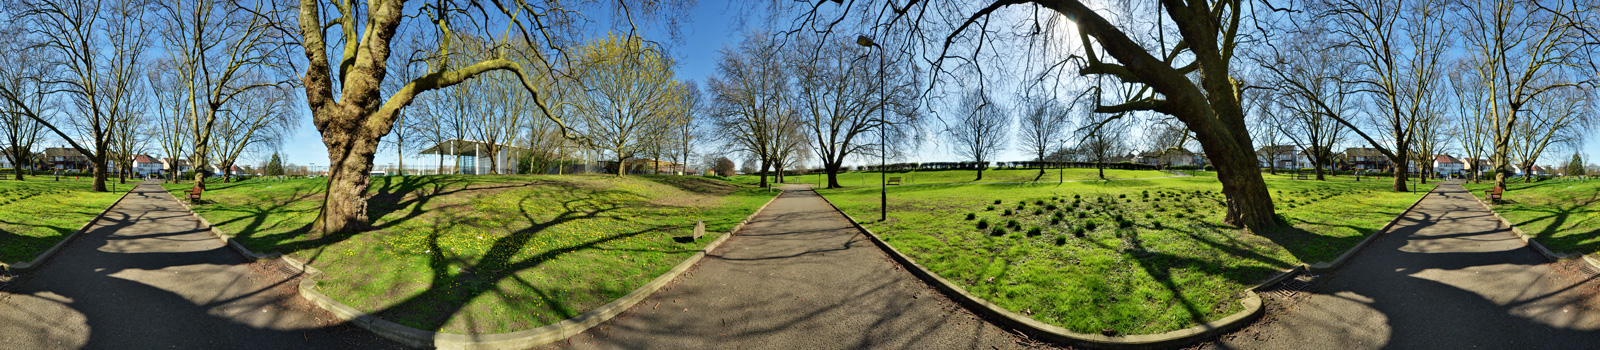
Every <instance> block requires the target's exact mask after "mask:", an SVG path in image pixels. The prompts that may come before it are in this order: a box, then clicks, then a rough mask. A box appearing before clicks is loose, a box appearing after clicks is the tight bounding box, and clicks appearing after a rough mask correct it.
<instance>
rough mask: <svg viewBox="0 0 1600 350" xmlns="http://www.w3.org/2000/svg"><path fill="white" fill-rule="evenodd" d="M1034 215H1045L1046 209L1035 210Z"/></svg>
mask: <svg viewBox="0 0 1600 350" xmlns="http://www.w3.org/2000/svg"><path fill="white" fill-rule="evenodd" d="M1033 215H1044V209H1038V208H1034V209H1033Z"/></svg>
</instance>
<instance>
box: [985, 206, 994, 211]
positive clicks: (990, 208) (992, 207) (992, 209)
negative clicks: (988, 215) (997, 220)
mask: <svg viewBox="0 0 1600 350" xmlns="http://www.w3.org/2000/svg"><path fill="white" fill-rule="evenodd" d="M985 210H988V211H994V206H993V205H991V206H989V209H985Z"/></svg>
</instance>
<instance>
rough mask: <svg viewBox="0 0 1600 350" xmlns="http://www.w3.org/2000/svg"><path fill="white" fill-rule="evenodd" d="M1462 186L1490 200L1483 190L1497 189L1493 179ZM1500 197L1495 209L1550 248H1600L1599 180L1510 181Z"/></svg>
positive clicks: (1581, 250)
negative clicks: (1500, 199)
mask: <svg viewBox="0 0 1600 350" xmlns="http://www.w3.org/2000/svg"><path fill="white" fill-rule="evenodd" d="M1463 187H1466V189H1467V190H1470V191H1472V194H1473V195H1476V196H1478V198H1481V199H1483V200H1484V201H1488V200H1489V197H1488V196H1487V194H1485V193H1484V191H1486V190H1489V189H1492V188H1494V182H1493V181H1484V182H1483V183H1481V184H1471V183H1469V184H1465V185H1463ZM1501 198H1502V199H1503V200H1502V201H1501V203H1500V204H1496V205H1494V211H1495V212H1498V213H1500V216H1502V217H1505V218H1506V220H1508V221H1511V224H1513V225H1517V228H1520V229H1522V232H1525V233H1527V234H1528V235H1531V236H1533V238H1534V239H1535V240H1538V241H1539V243H1540V244H1544V245H1545V247H1548V248H1550V250H1554V251H1556V252H1561V253H1578V254H1595V253H1596V251H1597V250H1600V205H1597V203H1600V180H1590V181H1556V180H1546V181H1542V182H1535V183H1523V182H1510V183H1506V192H1505V194H1504V195H1503V196H1502V197H1501Z"/></svg>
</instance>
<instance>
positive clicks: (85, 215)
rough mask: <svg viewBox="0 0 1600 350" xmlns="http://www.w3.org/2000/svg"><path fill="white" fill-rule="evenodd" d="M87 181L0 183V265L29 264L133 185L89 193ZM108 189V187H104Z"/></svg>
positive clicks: (33, 178)
mask: <svg viewBox="0 0 1600 350" xmlns="http://www.w3.org/2000/svg"><path fill="white" fill-rule="evenodd" d="M90 186H91V183H90V182H86V181H70V180H69V181H62V182H57V181H55V180H53V179H52V178H51V177H45V176H30V177H27V180H24V181H16V180H10V179H9V178H8V179H7V180H4V181H0V262H5V263H16V262H26V261H31V260H33V259H34V258H37V257H38V256H39V253H43V252H44V251H46V250H50V247H52V246H55V245H56V243H60V242H61V240H62V239H65V238H66V237H67V235H71V234H72V232H74V231H77V230H78V228H80V227H83V225H84V224H87V223H89V220H93V219H94V217H95V216H97V215H100V212H103V211H105V210H106V208H107V207H109V206H111V203H116V201H117V198H119V197H121V196H122V194H123V193H124V192H127V191H128V190H129V189H132V188H133V186H134V184H120V185H117V190H119V191H118V192H94V191H90V190H89V189H90ZM108 186H109V185H108Z"/></svg>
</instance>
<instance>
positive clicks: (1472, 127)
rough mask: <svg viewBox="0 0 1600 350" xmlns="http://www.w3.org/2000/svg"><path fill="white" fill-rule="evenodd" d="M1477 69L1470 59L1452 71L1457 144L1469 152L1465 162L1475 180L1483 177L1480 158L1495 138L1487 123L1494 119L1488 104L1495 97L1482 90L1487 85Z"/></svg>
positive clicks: (1452, 67) (1451, 83)
mask: <svg viewBox="0 0 1600 350" xmlns="http://www.w3.org/2000/svg"><path fill="white" fill-rule="evenodd" d="M1477 72H1478V71H1476V70H1474V69H1473V67H1472V66H1471V63H1469V62H1459V63H1456V64H1454V65H1452V66H1451V68H1450V72H1449V74H1450V91H1451V92H1453V93H1454V94H1455V102H1456V109H1455V114H1456V131H1455V133H1454V135H1455V136H1456V145H1457V146H1459V147H1461V152H1462V154H1464V155H1466V156H1467V157H1466V159H1465V160H1464V162H1465V163H1466V164H1467V165H1468V166H1469V168H1470V169H1471V171H1469V172H1468V173H1469V174H1468V176H1470V178H1471V179H1472V182H1473V183H1478V182H1480V181H1482V179H1481V178H1480V176H1479V175H1480V174H1482V173H1483V169H1480V168H1481V167H1482V166H1483V164H1482V163H1480V162H1479V161H1478V160H1480V159H1483V158H1484V156H1485V153H1487V152H1488V150H1487V148H1488V146H1489V142H1490V140H1491V139H1492V138H1493V136H1492V135H1491V133H1492V132H1491V127H1490V125H1489V124H1488V123H1490V122H1491V121H1492V118H1490V117H1489V113H1490V111H1489V107H1488V104H1489V103H1493V101H1490V100H1489V99H1488V97H1487V94H1484V93H1483V92H1484V86H1483V85H1482V84H1478V80H1477V78H1475V77H1474V74H1476V73H1477Z"/></svg>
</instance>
